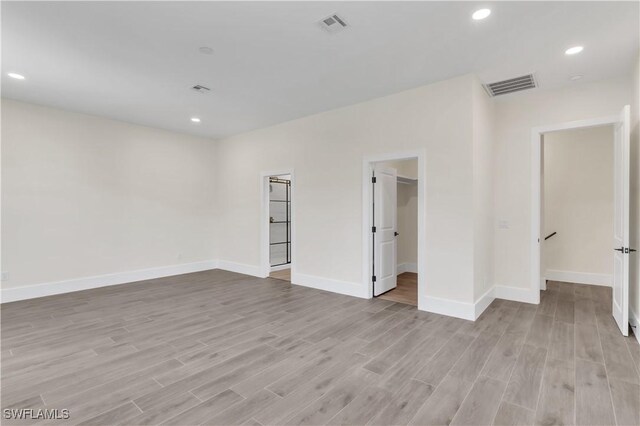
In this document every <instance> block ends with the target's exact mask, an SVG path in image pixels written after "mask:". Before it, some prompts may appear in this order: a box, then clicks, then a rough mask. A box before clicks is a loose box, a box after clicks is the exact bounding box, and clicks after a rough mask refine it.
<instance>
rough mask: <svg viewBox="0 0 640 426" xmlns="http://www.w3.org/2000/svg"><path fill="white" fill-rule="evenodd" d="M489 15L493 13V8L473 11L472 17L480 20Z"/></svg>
mask: <svg viewBox="0 0 640 426" xmlns="http://www.w3.org/2000/svg"><path fill="white" fill-rule="evenodd" d="M489 15H491V9H480V10H476V11H475V12H473V15H471V17H472V18H473V19H475V20H476V21H479V20H481V19H484V18H486V17H487V16H489Z"/></svg>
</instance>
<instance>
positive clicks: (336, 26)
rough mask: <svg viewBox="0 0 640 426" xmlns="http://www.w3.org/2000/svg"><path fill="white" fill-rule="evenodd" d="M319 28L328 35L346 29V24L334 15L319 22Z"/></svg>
mask: <svg viewBox="0 0 640 426" xmlns="http://www.w3.org/2000/svg"><path fill="white" fill-rule="evenodd" d="M320 26H321V27H322V28H324V29H325V30H327V31H329V32H330V33H335V32H336V31H340V30H343V29H345V28H347V22H346V21H345V20H344V19H342V18H341V17H339V16H338V15H337V14H335V13H334V14H333V15H330V16H327V17H326V18H324V19H323V20H321V21H320Z"/></svg>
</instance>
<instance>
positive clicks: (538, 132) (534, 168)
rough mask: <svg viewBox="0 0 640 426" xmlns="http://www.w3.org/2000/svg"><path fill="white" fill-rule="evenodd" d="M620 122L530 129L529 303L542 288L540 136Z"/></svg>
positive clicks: (536, 300)
mask: <svg viewBox="0 0 640 426" xmlns="http://www.w3.org/2000/svg"><path fill="white" fill-rule="evenodd" d="M619 121H620V117H619V116H618V115H609V116H606V117H597V118H589V119H586V120H576V121H567V122H564V123H558V124H552V125H548V126H540V127H534V128H533V129H531V298H532V301H533V303H540V290H545V289H546V281H545V279H544V277H543V276H542V273H541V270H540V267H541V264H540V258H541V253H542V245H541V244H540V243H541V242H542V241H544V235H542V220H543V214H542V202H543V200H542V196H543V191H542V189H543V188H542V184H541V181H542V167H543V156H542V143H541V140H542V137H543V135H544V134H545V133H549V132H556V131H559V130H572V129H586V128H589V127H599V126H606V125H613V124H616V123H618V122H619Z"/></svg>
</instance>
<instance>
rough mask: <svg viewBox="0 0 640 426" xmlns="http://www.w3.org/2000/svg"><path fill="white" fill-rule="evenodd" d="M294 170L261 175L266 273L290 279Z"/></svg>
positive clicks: (281, 278) (270, 275)
mask: <svg viewBox="0 0 640 426" xmlns="http://www.w3.org/2000/svg"><path fill="white" fill-rule="evenodd" d="M292 182H293V173H292V172H287V173H277V174H276V173H272V174H266V175H263V186H264V191H263V192H264V201H265V204H266V208H263V212H264V216H266V217H264V223H265V229H266V234H267V236H266V237H267V238H266V244H265V245H266V250H265V252H266V253H265V254H266V256H265V255H263V268H264V269H265V273H264V275H265V276H268V277H270V278H274V279H278V280H282V281H287V282H291V267H292V264H293V241H292V236H293V209H292V206H293V202H292V201H293V191H292V185H293V183H292ZM265 263H266V265H265Z"/></svg>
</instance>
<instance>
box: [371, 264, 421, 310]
mask: <svg viewBox="0 0 640 426" xmlns="http://www.w3.org/2000/svg"><path fill="white" fill-rule="evenodd" d="M378 297H379V298H380V299H383V300H390V301H392V302H398V303H406V304H408V305H413V306H418V274H414V273H413V272H403V273H402V274H400V275H398V281H397V287H396V288H394V289H393V290H391V291H388V292H386V293H384V294H381V295H380V296H378Z"/></svg>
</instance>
